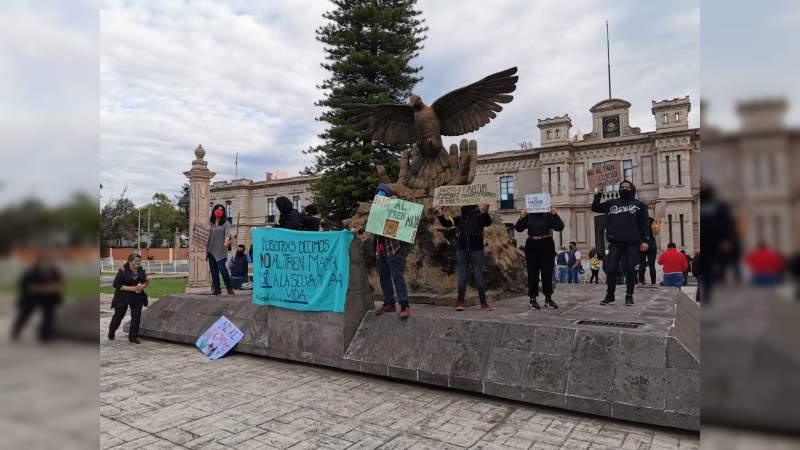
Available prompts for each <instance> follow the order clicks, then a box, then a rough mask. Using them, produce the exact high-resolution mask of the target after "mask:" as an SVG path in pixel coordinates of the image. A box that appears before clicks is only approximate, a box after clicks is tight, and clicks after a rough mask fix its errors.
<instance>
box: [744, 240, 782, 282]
mask: <svg viewBox="0 0 800 450" xmlns="http://www.w3.org/2000/svg"><path fill="white" fill-rule="evenodd" d="M745 262H746V263H747V266H748V268H749V269H750V273H751V274H752V280H751V282H752V283H753V285H755V286H764V287H769V286H775V285H777V284H778V283H779V282H780V280H781V275H782V274H783V270H784V269H785V266H786V263H785V261H784V259H783V256H781V254H780V253H778V252H776V251H775V250H773V249H772V248H770V247H769V246H768V245H767V244H766V243H765V242H759V243H758V245H757V246H756V248H755V250H753V251H752V252H750V253H749V254H748V255H747V257H746V258H745Z"/></svg>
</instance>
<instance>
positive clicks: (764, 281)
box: [752, 273, 780, 287]
mask: <svg viewBox="0 0 800 450" xmlns="http://www.w3.org/2000/svg"><path fill="white" fill-rule="evenodd" d="M752 283H753V286H759V287H773V286H777V285H778V284H779V283H780V279H778V276H777V275H773V274H766V273H765V274H761V275H753V279H752Z"/></svg>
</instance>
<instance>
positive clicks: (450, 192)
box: [433, 183, 497, 208]
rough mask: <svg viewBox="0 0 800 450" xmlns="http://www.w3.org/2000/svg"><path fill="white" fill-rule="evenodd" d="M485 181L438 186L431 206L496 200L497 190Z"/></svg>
mask: <svg viewBox="0 0 800 450" xmlns="http://www.w3.org/2000/svg"><path fill="white" fill-rule="evenodd" d="M492 186H493V185H489V184H487V183H479V184H468V185H463V186H439V187H438V188H436V190H435V191H434V192H433V207H434V208H435V207H437V206H467V205H479V204H481V203H488V204H491V203H493V202H495V201H497V192H495V190H494V189H493V187H492Z"/></svg>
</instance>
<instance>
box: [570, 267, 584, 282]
mask: <svg viewBox="0 0 800 450" xmlns="http://www.w3.org/2000/svg"><path fill="white" fill-rule="evenodd" d="M567 270H568V276H569V280H568V283H577V284H580V282H581V272H580V270H581V269H580V267H576V268H574V269H573V268H571V267H570V268H569V269H567Z"/></svg>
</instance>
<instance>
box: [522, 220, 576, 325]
mask: <svg viewBox="0 0 800 450" xmlns="http://www.w3.org/2000/svg"><path fill="white" fill-rule="evenodd" d="M514 229H515V230H517V231H518V232H520V233H521V232H523V231H525V230H528V239H527V241H525V262H526V265H527V266H528V307H530V309H540V307H539V303H538V302H537V301H536V297H537V296H538V295H539V274H541V276H542V292H543V293H544V306H545V307H546V308H551V309H558V305H556V302H554V301H553V298H552V296H553V269H554V265H553V257H555V256H556V244H555V242H554V241H553V231H562V230H563V229H564V221H563V220H561V218H560V217H558V214H557V213H556V209H555V208H550V212H549V213H535V214H534V213H530V214H529V213H528V210H527V209H523V210H522V213H521V214H520V215H519V220H517V223H516V224H515V225H514Z"/></svg>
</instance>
